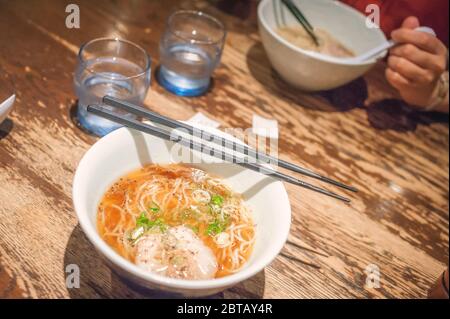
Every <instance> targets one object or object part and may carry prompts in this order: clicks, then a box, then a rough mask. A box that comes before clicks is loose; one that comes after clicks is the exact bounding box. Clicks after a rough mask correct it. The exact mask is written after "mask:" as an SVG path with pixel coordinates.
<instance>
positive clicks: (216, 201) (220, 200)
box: [211, 195, 223, 206]
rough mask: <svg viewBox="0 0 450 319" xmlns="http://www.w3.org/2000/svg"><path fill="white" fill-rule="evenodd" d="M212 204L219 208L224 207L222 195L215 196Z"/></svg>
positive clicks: (212, 198)
mask: <svg viewBox="0 0 450 319" xmlns="http://www.w3.org/2000/svg"><path fill="white" fill-rule="evenodd" d="M211 203H212V204H214V205H217V206H222V205H223V197H222V196H220V195H213V196H212V197H211Z"/></svg>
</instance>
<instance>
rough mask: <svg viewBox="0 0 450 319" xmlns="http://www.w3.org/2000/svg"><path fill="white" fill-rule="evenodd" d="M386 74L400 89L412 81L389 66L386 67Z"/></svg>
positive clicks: (394, 85)
mask: <svg viewBox="0 0 450 319" xmlns="http://www.w3.org/2000/svg"><path fill="white" fill-rule="evenodd" d="M385 74H386V79H387V80H388V82H389V83H390V84H391V85H392V86H393V87H394V88H396V89H397V90H399V91H400V90H402V89H403V88H405V87H408V86H410V82H409V81H408V79H406V78H405V77H403V76H402V75H401V74H399V73H397V72H395V71H394V70H392V69H391V68H389V67H388V68H386V72H385Z"/></svg>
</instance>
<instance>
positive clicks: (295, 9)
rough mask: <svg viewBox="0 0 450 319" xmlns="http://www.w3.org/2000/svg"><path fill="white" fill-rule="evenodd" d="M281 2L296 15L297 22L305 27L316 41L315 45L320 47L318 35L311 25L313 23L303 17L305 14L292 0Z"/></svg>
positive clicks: (282, 0)
mask: <svg viewBox="0 0 450 319" xmlns="http://www.w3.org/2000/svg"><path fill="white" fill-rule="evenodd" d="M281 2H283V4H284V5H285V6H286V7H287V8H288V9H289V11H290V12H291V13H292V14H293V15H294V17H295V18H296V19H297V21H298V22H299V23H300V24H301V25H302V26H303V28H304V29H305V31H306V32H307V33H308V35H309V36H310V37H311V39H312V40H313V41H314V43H315V45H317V46H319V38H318V37H317V35H316V33H315V32H314V28H313V26H312V25H311V23H309V21H308V19H306V17H305V16H304V15H303V13H302V12H301V11H300V9H299V8H298V7H297V6H296V5H295V4H294V3H293V2H292V1H291V0H281Z"/></svg>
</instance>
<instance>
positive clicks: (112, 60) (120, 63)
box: [74, 38, 151, 136]
mask: <svg viewBox="0 0 450 319" xmlns="http://www.w3.org/2000/svg"><path fill="white" fill-rule="evenodd" d="M150 65H151V60H150V57H149V56H148V54H147V52H146V51H145V50H144V49H142V48H141V47H140V46H138V45H136V44H134V43H132V42H129V41H126V40H119V39H117V38H115V39H113V38H101V39H95V40H92V41H89V42H87V43H86V44H84V45H83V46H81V48H80V52H79V54H78V65H77V68H76V71H75V79H74V84H75V92H76V95H77V97H78V110H77V117H78V121H79V123H80V124H81V126H83V127H84V128H85V129H87V130H88V131H90V132H92V133H94V134H96V135H98V136H103V135H105V134H107V133H109V132H111V131H113V130H115V129H117V128H118V127H120V126H121V125H120V124H117V123H115V122H112V121H109V120H107V119H104V118H102V117H99V116H97V115H94V114H92V113H88V111H87V106H88V105H89V104H98V105H103V103H102V98H103V96H105V95H110V96H113V97H116V98H119V99H123V100H126V101H129V102H133V103H141V102H143V100H144V98H145V95H146V93H147V90H148V88H149V86H150V77H151V70H150ZM103 106H104V107H108V108H109V109H113V107H109V106H105V105H103Z"/></svg>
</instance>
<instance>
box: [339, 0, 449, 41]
mask: <svg viewBox="0 0 450 319" xmlns="http://www.w3.org/2000/svg"><path fill="white" fill-rule="evenodd" d="M341 1H342V2H344V3H346V4H348V5H350V6H352V7H354V8H355V9H357V10H359V11H361V12H362V13H365V11H366V7H367V6H368V5H369V4H377V5H378V6H379V7H380V13H381V16H380V22H381V28H382V29H383V31H384V32H385V33H386V35H387V36H389V34H390V33H391V32H392V31H393V30H395V29H397V28H399V27H400V26H401V24H402V22H403V20H404V19H406V18H407V17H409V16H416V17H418V18H419V20H420V24H421V25H423V26H428V27H431V28H433V29H434V30H435V31H436V33H437V35H438V37H439V39H440V40H441V41H442V42H444V43H445V44H446V45H447V47H448V42H449V41H448V36H449V34H448V29H449V25H448V15H449V12H448V11H449V1H448V0H341Z"/></svg>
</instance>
